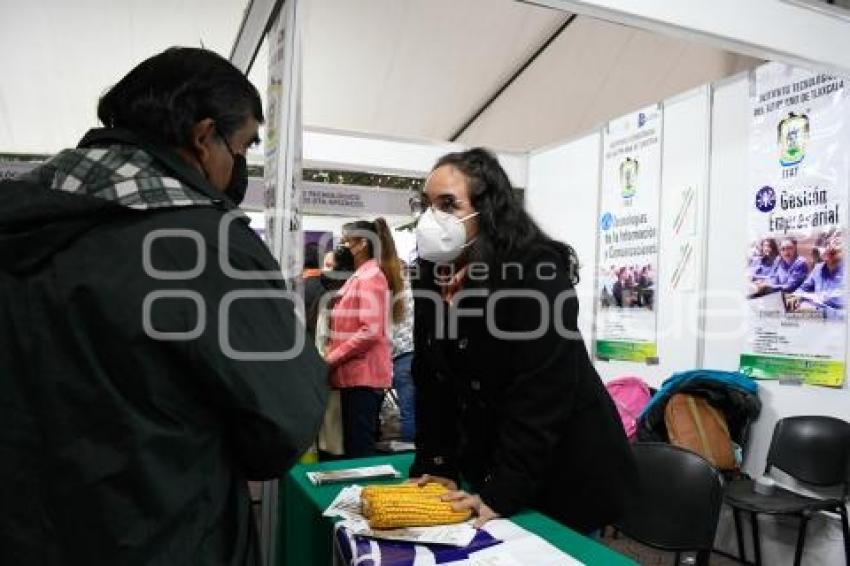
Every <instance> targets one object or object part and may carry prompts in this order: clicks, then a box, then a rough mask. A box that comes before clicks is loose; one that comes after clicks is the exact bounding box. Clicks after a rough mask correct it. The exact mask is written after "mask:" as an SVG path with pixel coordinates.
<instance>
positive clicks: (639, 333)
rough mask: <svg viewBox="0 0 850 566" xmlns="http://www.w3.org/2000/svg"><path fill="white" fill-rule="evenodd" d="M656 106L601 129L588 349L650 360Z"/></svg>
mask: <svg viewBox="0 0 850 566" xmlns="http://www.w3.org/2000/svg"><path fill="white" fill-rule="evenodd" d="M661 121H662V115H661V109H660V108H659V107H658V106H651V107H649V108H645V109H643V110H641V111H640V112H635V113H634V114H630V115H628V116H624V117H623V118H620V119H618V120H614V121H612V122H610V123H609V124H608V126H607V128H606V129H605V132H604V134H603V142H602V143H603V161H602V188H601V196H600V214H599V265H598V266H597V292H598V294H597V301H598V302H597V308H596V331H595V332H596V336H595V354H596V357H597V358H598V359H601V360H625V361H633V362H645V363H649V364H654V363H658V348H657V344H656V328H655V327H656V310H657V305H656V301H657V295H656V293H655V289H656V282H657V281H658V209H659V196H660V191H659V189H660V184H661Z"/></svg>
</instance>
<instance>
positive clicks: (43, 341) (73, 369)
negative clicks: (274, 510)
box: [0, 131, 327, 566]
mask: <svg viewBox="0 0 850 566" xmlns="http://www.w3.org/2000/svg"><path fill="white" fill-rule="evenodd" d="M84 143H85V144H87V145H90V146H98V147H100V146H102V147H103V148H109V147H110V146H112V145H113V144H119V145H121V146H123V147H126V146H128V145H129V146H137V147H143V148H144V150H145V152H146V154H147V156H148V157H149V158H151V159H152V162H151V164H150V165H149V167H150V168H151V169H152V170H154V171H161V172H162V174H163V177H161V178H167V179H168V180H167V183H168V184H169V186H172V185H174V186H176V185H177V184H178V183H179V184H180V185H181V186H182V189H180V190H184V191H186V192H185V194H190V193H191V195H192V199H193V200H192V202H196V203H197V204H196V205H192V206H170V205H168V204H167V203H166V202H165V201H163V198H164V196H165V192H163V193H161V194H159V193H158V194H154V195H153V196H151V195H147V198H148V199H149V200H150V202H153V203H154V204H156V203H158V202H159V203H160V204H161V206H159V205H157V206H154V207H152V208H148V209H146V210H134V209H131V208H128V207H126V206H122V205H121V203H120V202H119V201H116V200H110V199H108V198H104V197H99V196H95V195H97V194H105V193H95V195H93V194H90V193H89V192H87V191H86V189H87V184H88V185H93V184H97V183H100V184H101V185H103V190H104V191H106V192H108V191H109V190H111V189H109V186H108V185H109V183H110V182H111V181H110V179H114V178H118V177H120V175H122V174H127V175H130V176H132V175H133V174H134V173H133V172H134V171H136V170H137V169H138V167H137V166H136V165H133V166H129V165H128V166H127V167H121V165H122V163H121V162H120V161H118V162H112V163H111V164H110V163H109V162H107V161H103V162H102V163H101V164H94V165H92V166H91V167H89V165H86V166H85V167H80V166H79V164H76V165H74V164H73V163H71V164H69V163H68V160H67V159H65V160H64V162H65V165H68V166H69V167H70V166H71V165H73V168H74V169H75V170H76V172H77V173H78V174H80V175H82V181H83V184H82V185H81V186H80V190H79V192H68V191H67V190H53V189H51V188H50V184H51V183H54V182H57V183H58V182H61V179H62V178H63V177H62V176H63V175H64V172H62V171H54V170H53V169H51V167H50V166H48V167H43V168H42V169H41V170H38V171H36V173H35V174H34V175H33V176H31V177H30V178H29V179H27V180H15V181H9V182H3V183H0V510H2V511H0V564H4V565H5V564H8V565H15V566H22V565H38V566H51V565H59V564H62V565H66V564H85V565H94V564H110V565H113V564H114V565H119V564H120V565H121V566H130V565H159V564H162V565H165V564H168V565H176V564H180V565H184V564H185V565H189V564H204V565H206V564H210V565H213V564H214V565H216V566H221V565H240V566H241V565H245V564H259V552H258V545H257V530H256V525H255V524H254V520H253V517H254V514H253V512H252V508H251V502H250V498H249V493H248V488H247V485H246V480H248V479H257V480H259V479H269V478H275V477H278V476H279V475H280V474H282V473H283V472H285V471H286V470H287V468H289V467H290V466H291V465H292V464H293V463H294V462H295V460H296V458H297V457H298V455H299V454H300V453H301V452H302V451H303V450H304V449H305V448H306V447H307V446H308V445H309V443H310V442H311V441H312V440H313V438H314V435H315V433H316V431H317V429H318V426H319V423H320V420H321V417H322V414H323V410H324V405H325V402H326V398H327V368H326V366H325V364H324V363H323V361H322V360H321V358H320V357H319V355H318V354H317V353H316V351H315V348H313V347H312V344H310V343H308V344H307V346H306V347H303V348H301V349H300V350H293V352H297V353H296V354H295V355H294V356H293V357H291V358H290V359H286V360H284V359H277V360H275V359H268V360H260V361H247V360H243V359H239V357H238V356H237V357H231V356H228V355H226V354H225V353H224V352H223V351H222V347H221V344H222V343H227V342H229V344H230V346H231V347H232V348H233V349H234V350H236V351H250V352H283V351H286V350H289V349H290V348H291V347H292V346H294V345H295V343H296V342H297V337H298V336H301V337H303V335H304V328H303V325H300V324H299V323H297V320H296V318H295V316H294V311H293V308H292V303H291V302H289V301H286V300H281V299H274V298H262V297H261V298H256V297H255V298H244V297H243V298H239V297H238V296H237V295H228V293H231V292H233V291H236V292H265V293H268V292H270V291H271V292H274V293H278V294H279V293H281V292H282V291H283V290H284V289H285V287H284V286H283V282H282V281H281V280H280V279H274V278H271V279H241V278H236V277H234V276H229V275H227V274H226V273H225V272H224V271H223V269H222V262H220V261H219V253H220V252H221V253H222V255H223V257H224V259H226V260H228V261H229V263H230V264H231V266H232V267H233V269H235V270H239V271H245V270H255V271H256V270H265V271H269V272H277V273H278V274H279V273H280V268H279V266H278V264H277V262H276V261H275V260H274V259H273V258H272V256H271V255H270V253H269V252H268V250H267V248H266V247H265V245H264V244H263V243H262V242H261V241H260V239H259V238H258V237H257V236H256V234H255V233H254V232H253V231H252V230H251V229H250V228H249V227H248V225H247V223H246V222H244V221H241V220H236V221H234V222H232V223H231V224H230V226H229V229H228V230H226V231H225V235H226V236H227V239H226V240H224V239H223V238H220V234H219V228H220V223H221V221H222V219H223V218H224V216H225V214H226V213H227V212H228V209H231V208H233V205H232V204H231V203H229V202H228V201H226V200H223V199H222V195H221V194H219V193H218V192H217V191H216V190H215V189H214V188H213V187H212V186H210V185H209V184H208V183H207V182H206V181H205V180H204V178H203V177H202V176H201V175H200V174H198V173H197V172H196V171H194V170H193V169H190V168H189V167H188V166H186V165H184V164H183V162H182V161H181V160H180V159H179V158H178V156H177V155H176V154H174V153H173V152H170V151H169V150H166V149H162V148H156V147H150V146H147V145H146V144H145V143H144V142H142V141H141V140H138V139H136V138H135V137H134V136H132V135H131V134H128V133H126V132H103V131H101V132H95V133H93V134H91V135H89V136H87V138H86V140H84ZM73 151H78V150H73ZM148 157H144V156H142V158H141V159H140V161H139V163H142V166H143V167H147V166H144V165H143V163H144V162H145V161H146V160H147V159H148ZM60 161H62V160H60ZM90 165H91V164H90ZM101 165H103V166H101ZM107 166H111V167H112V169H117V171H114V172H113V173H112V174H110V173H109V172H108V171H107V170H106V169H108V168H109V167H107ZM122 171H123V173H122ZM152 178H156V175H153V177H152ZM128 182H129V181H128ZM76 184H77V183H76V181H75V182H74V183H73V184H71V185H67V184H66V185H65V186H68V187H72V188H73V186H75V185H76ZM149 184H150V178H149V179H148V180H145V181H143V182H142V183H141V188H142V190H143V191H145V190H147V189H146V188H145V187H146V186H148V185H149ZM132 185H133V183H132V182H131V183H130V184H128V185H123V186H125V187H129V186H132ZM88 188H91V186H88ZM122 194H123V193H122ZM125 196H126V195H125ZM166 229H167V230H183V231H186V230H190V231H192V233H193V234H195V235H199V236H200V241H198V242H196V241H195V240H193V239H191V238H190V237H187V236H186V235H184V236H182V237H179V236H178V237H162V238H156V239H155V240H148V243H149V244H150V246H148V247H146V245H145V241H146V238H147V237H148V236H149V235H151V234H153V233H154V231H155V230H166ZM160 234H162V233H160ZM146 250H147V251H148V252H149V253H148V254H147V256H148V259H149V260H150V262H149V263H150V265H149V266H148V269H146V268H145V265H144V264H145V262H144V261H143V260H144V257H145V251H146ZM201 256H202V257H201ZM195 267H198V271H199V272H198V273H195V274H191V273H190V272H191V271H192V270H193V269H194V268H195ZM177 272H183V274H179V273H177ZM163 274H164V275H163ZM175 275H179V278H176V279H175V278H168V277H172V276H175ZM175 291H177V292H181V293H182V294H183V296H184V298H174V297H168V296H167V295H160V296H159V298H155V297H156V296H155V295H151V293H154V292H166V293H167V292H175ZM187 294H191V295H192V296H193V297H194V298H191V297H190V298H185V297H186V296H187ZM154 299H155V300H154ZM227 300H232V302H230V303H229V307H228V308H227V309H226V310H227V312H228V313H229V317H230V321H229V324H228V325H225V324H224V321H223V319H222V317H221V314H222V311H223V310H225V309H223V305H225V304H226V301H227ZM220 309H222V311H220ZM199 317H200V318H201V319H205V321H204V320H199ZM145 321H147V326H149V328H148V330H147V331H146V330H145V325H146V324H145ZM196 327H197V328H198V329H199V330H198V332H197V335H196V336H195V337H188V339H182V340H163V339H159V338H156V337H155V333H156V332H184V333H185V332H190V333H191V331H192V330H193V329H195V328H196Z"/></svg>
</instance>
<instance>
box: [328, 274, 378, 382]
mask: <svg viewBox="0 0 850 566" xmlns="http://www.w3.org/2000/svg"><path fill="white" fill-rule="evenodd" d="M388 318H389V286H388V285H387V278H386V277H385V276H384V272H383V271H381V268H380V266H378V262H377V261H375V260H374V259H370V260H369V261H367V262H366V263H364V264H363V265H361V266H360V268H359V269H357V271H356V272H354V275H352V276H351V279H349V280H348V281H346V283H345V285H343V287H342V289H340V299H339V301H338V302H337V304H336V305H335V306H334V308H333V310H332V311H331V338H330V342H329V344H328V348H329V350H328V356H327V362H328V364H329V365H330V367H331V387H335V388H342V387H374V388H377V389H389V388H390V387H391V386H392V381H393V372H392V361H391V359H390V340H389V334H388V331H387V327H388Z"/></svg>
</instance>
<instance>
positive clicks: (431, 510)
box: [360, 483, 471, 529]
mask: <svg viewBox="0 0 850 566" xmlns="http://www.w3.org/2000/svg"><path fill="white" fill-rule="evenodd" d="M447 492H448V490H447V489H446V488H445V487H443V486H441V485H439V484H436V483H429V484H426V485H424V486H422V487H419V486H417V485H416V484H413V483H405V484H396V485H372V486H367V487H364V488H363V492H362V493H361V496H360V497H361V502H362V508H363V514H364V515H365V516H366V517H367V518H368V519H369V526H371V527H372V528H373V529H394V528H400V527H423V526H429V525H445V524H449V523H459V522H461V521H465V520H466V519H468V518H469V517H470V515H471V513H470V511H454V510H453V509H452V507H451V503H449V502H446V501H441V500H440V496H442V495H443V494H444V493H447Z"/></svg>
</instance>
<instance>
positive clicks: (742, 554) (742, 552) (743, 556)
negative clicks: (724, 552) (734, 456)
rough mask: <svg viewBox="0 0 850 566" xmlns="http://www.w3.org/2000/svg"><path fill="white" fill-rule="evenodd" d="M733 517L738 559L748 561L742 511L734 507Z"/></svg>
mask: <svg viewBox="0 0 850 566" xmlns="http://www.w3.org/2000/svg"><path fill="white" fill-rule="evenodd" d="M732 518H733V519H734V520H735V538H736V539H737V540H738V559H739V560H740V561H741V562H746V561H747V552H746V549H745V548H744V533H743V531H741V512H740V511H739V510H738V509H737V508H736V507H732ZM847 566H850V564H848V565H847Z"/></svg>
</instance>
